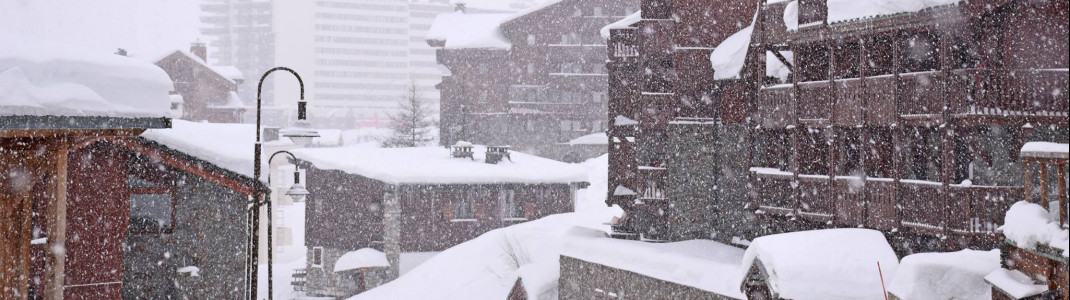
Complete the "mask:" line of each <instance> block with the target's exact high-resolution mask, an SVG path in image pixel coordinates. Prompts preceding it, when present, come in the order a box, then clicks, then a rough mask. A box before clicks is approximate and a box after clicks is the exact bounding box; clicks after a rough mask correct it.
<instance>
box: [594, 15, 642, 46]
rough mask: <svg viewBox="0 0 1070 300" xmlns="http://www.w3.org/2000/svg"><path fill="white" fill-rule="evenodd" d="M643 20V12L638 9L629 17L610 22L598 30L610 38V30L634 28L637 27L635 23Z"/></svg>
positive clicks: (606, 37) (605, 37) (604, 37)
mask: <svg viewBox="0 0 1070 300" xmlns="http://www.w3.org/2000/svg"><path fill="white" fill-rule="evenodd" d="M641 20H643V13H642V12H641V11H637V12H635V13H633V14H630V15H628V16H627V17H624V18H623V19H620V21H616V22H613V23H610V24H609V25H606V26H605V27H602V29H600V30H598V33H599V34H601V35H602V38H603V39H607V40H608V39H609V31H610V30H613V29H624V28H632V27H635V23H639V21H641Z"/></svg>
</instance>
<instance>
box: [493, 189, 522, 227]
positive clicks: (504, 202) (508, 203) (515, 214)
mask: <svg viewBox="0 0 1070 300" xmlns="http://www.w3.org/2000/svg"><path fill="white" fill-rule="evenodd" d="M498 201H499V202H500V203H501V206H502V220H510V219H523V218H524V206H523V205H521V204H520V203H519V202H517V201H516V191H514V190H502V191H500V192H499V194H498Z"/></svg>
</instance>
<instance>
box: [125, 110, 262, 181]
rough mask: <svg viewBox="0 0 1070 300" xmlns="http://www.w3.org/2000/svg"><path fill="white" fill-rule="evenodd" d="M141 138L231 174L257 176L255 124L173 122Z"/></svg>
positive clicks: (147, 132) (150, 131)
mask: <svg viewBox="0 0 1070 300" xmlns="http://www.w3.org/2000/svg"><path fill="white" fill-rule="evenodd" d="M141 137H143V138H146V139H149V140H151V141H155V142H157V143H160V144H162V145H164V146H167V147H168V148H171V149H174V150H177V151H179V152H182V153H185V154H188V155H190V156H193V157H196V158H199V159H201V160H204V161H207V162H209V163H212V164H214V165H216V166H219V167H221V168H224V169H227V170H229V171H231V172H234V173H238V174H241V175H245V176H247V177H250V178H252V177H253V145H254V144H255V143H256V126H255V125H252V124H224V123H195V122H190V121H184V120H172V123H171V128H170V129H149V130H146V131H145V132H144V133H142V134H141ZM267 155H271V154H270V153H268V154H267ZM264 159H267V157H264ZM265 165H266V164H265ZM264 175H265V176H266V172H265V174H264Z"/></svg>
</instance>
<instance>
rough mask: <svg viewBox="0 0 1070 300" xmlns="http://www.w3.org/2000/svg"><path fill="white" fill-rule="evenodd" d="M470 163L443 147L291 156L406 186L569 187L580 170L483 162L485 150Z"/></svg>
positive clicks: (532, 159)
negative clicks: (496, 185) (453, 156)
mask: <svg viewBox="0 0 1070 300" xmlns="http://www.w3.org/2000/svg"><path fill="white" fill-rule="evenodd" d="M474 151H475V160H472V159H468V158H452V157H450V150H449V149H446V148H442V147H416V148H358V147H343V148H319V149H298V150H294V151H293V153H294V155H296V156H297V158H298V159H301V160H304V161H308V162H310V163H312V164H313V165H315V166H316V167H317V168H320V169H324V170H339V171H343V172H346V173H349V174H354V175H360V176H364V177H368V178H371V179H375V180H379V181H383V182H386V183H392V184H403V183H404V184H411V183H436V184H449V183H572V182H583V181H585V180H586V178H587V176H586V173H584V170H583V168H581V167H579V166H577V165H573V164H568V163H563V162H559V161H555V160H550V159H546V158H541V157H537V156H532V155H528V154H524V153H520V152H511V157H512V162H510V161H504V162H501V163H498V164H487V163H484V162H483V158H484V155H485V153H486V149H485V148H484V147H482V146H477V147H475V150H474Z"/></svg>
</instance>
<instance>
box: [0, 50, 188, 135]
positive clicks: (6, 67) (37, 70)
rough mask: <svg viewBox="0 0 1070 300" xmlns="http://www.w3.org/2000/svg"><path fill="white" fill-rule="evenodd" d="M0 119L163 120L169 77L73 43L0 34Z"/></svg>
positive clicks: (145, 65) (166, 112)
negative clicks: (148, 118)
mask: <svg viewBox="0 0 1070 300" xmlns="http://www.w3.org/2000/svg"><path fill="white" fill-rule="evenodd" d="M0 40H3V41H6V42H5V43H4V46H3V47H0V108H2V109H0V116H16V115H28V116H104V117H135V118H140V117H152V118H157V117H166V116H168V115H169V114H170V109H171V106H170V97H169V96H168V94H169V92H170V91H171V90H173V89H174V86H173V84H172V83H171V78H170V77H168V76H167V73H165V72H164V71H163V69H160V68H159V67H157V66H155V65H153V64H151V63H148V62H144V61H140V60H137V59H133V58H129V57H125V56H120V55H116V54H112V53H106V52H90V51H87V50H84V49H81V48H79V47H78V45H46V44H42V43H40V41H39V40H40V39H38V38H33V37H21V36H18V35H14V34H11V35H9V34H6V33H0Z"/></svg>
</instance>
